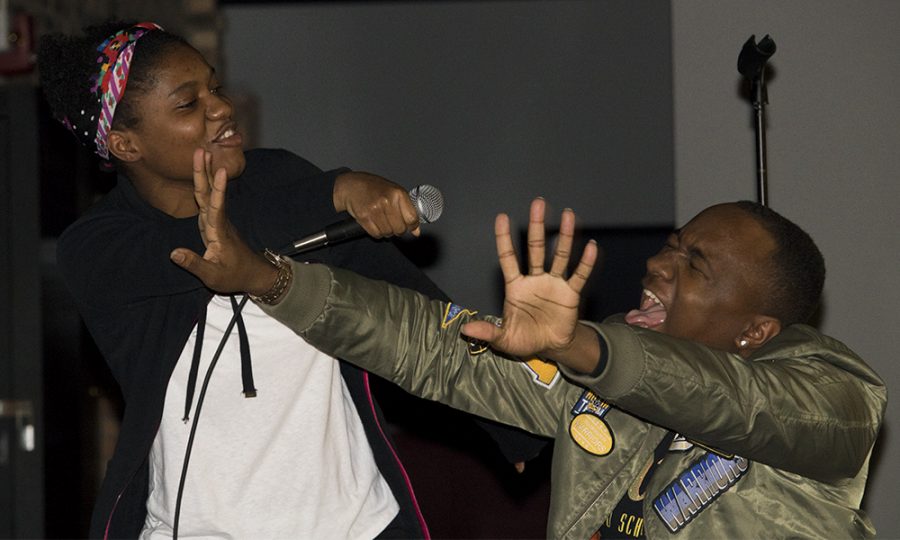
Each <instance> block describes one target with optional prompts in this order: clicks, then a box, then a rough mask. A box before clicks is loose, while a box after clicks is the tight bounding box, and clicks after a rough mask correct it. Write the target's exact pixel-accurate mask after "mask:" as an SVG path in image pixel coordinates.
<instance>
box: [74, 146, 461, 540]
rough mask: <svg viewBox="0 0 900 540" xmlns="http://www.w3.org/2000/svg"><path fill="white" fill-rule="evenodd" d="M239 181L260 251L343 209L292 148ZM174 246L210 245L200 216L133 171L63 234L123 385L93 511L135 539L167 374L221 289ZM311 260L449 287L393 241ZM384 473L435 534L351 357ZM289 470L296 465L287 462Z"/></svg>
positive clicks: (85, 302) (420, 525)
mask: <svg viewBox="0 0 900 540" xmlns="http://www.w3.org/2000/svg"><path fill="white" fill-rule="evenodd" d="M246 156H247V166H246V168H245V170H244V173H243V174H242V175H241V176H240V177H238V178H235V179H233V180H231V181H229V185H228V191H227V205H228V216H229V218H230V219H231V221H232V223H233V224H234V225H235V227H236V228H237V229H238V230H239V231H240V233H241V235H242V237H243V238H244V239H245V240H246V241H247V243H248V244H249V245H250V246H251V247H252V248H254V249H257V250H262V249H263V248H273V249H281V248H283V247H285V246H288V245H289V244H290V243H291V242H292V241H295V240H297V239H298V238H302V237H304V236H306V235H308V234H312V233H314V232H316V231H318V230H321V228H322V227H324V226H325V225H327V224H330V223H332V222H334V221H336V220H340V219H341V218H342V217H346V216H345V215H341V214H338V213H337V212H335V211H334V207H333V203H332V194H333V188H334V179H335V177H336V176H337V175H338V174H340V173H341V172H343V171H345V170H346V169H340V170H334V171H329V172H323V171H322V170H320V169H319V168H318V167H316V166H315V165H313V164H311V163H309V162H308V161H306V160H304V159H302V158H300V157H298V156H296V155H294V154H291V153H290V152H287V151H284V150H252V151H248V152H247V153H246ZM176 247H187V248H190V249H193V250H194V251H196V252H198V253H203V251H204V246H203V243H202V240H201V238H200V234H199V232H198V228H197V218H196V217H190V218H183V219H177V218H173V217H171V216H169V215H167V214H165V213H163V212H162V211H160V210H158V209H156V208H154V207H153V206H151V205H150V204H148V203H147V202H146V201H144V200H143V199H142V198H141V197H140V196H139V195H138V193H137V192H136V191H135V189H134V187H133V186H132V185H131V183H130V181H129V180H128V179H127V178H124V177H122V176H120V177H119V180H118V185H117V186H116V187H115V188H114V189H113V190H112V191H110V193H109V194H107V195H106V196H105V197H104V198H103V199H102V200H101V201H100V202H98V203H97V204H96V205H95V206H94V207H92V208H91V209H90V210H89V211H88V212H87V213H86V214H85V215H84V216H83V217H82V218H80V219H79V220H78V221H76V222H75V223H74V224H72V225H71V226H70V227H69V228H68V229H67V230H66V231H65V232H64V233H63V234H62V235H61V237H60V238H59V242H58V248H57V250H58V262H59V266H60V269H61V270H62V274H63V276H64V279H65V281H66V284H67V285H68V288H69V290H70V291H71V293H72V295H73V297H74V299H75V302H76V304H77V306H78V309H79V311H80V312H81V315H82V317H83V319H84V321H85V323H86V325H87V327H88V329H89V331H90V333H91V335H92V336H93V338H94V340H95V341H96V343H97V345H98V347H99V349H100V351H101V352H102V354H103V356H104V358H105V359H106V362H107V363H108V364H109V366H110V368H111V370H112V373H113V375H114V377H115V379H116V381H117V382H118V384H119V385H120V387H121V390H122V394H123V396H124V400H125V410H124V416H123V419H122V424H121V430H120V434H119V440H118V443H117V446H116V450H115V453H114V455H113V457H112V459H111V461H110V462H109V464H108V467H107V471H106V476H105V478H104V481H103V484H102V487H101V490H100V493H99V495H98V498H97V502H96V505H95V507H94V512H93V516H92V519H91V529H90V536H91V537H95V538H96V537H103V538H121V537H130V538H136V537H137V536H138V534H139V533H140V531H141V528H142V527H143V525H144V520H145V516H146V501H147V495H148V473H149V466H148V457H149V453H150V447H151V445H152V443H153V439H154V437H155V436H156V432H157V429H158V427H159V422H160V418H161V416H162V411H163V403H164V397H165V392H166V387H167V385H168V381H169V377H170V376H171V374H172V371H173V369H174V367H175V363H176V362H177V360H178V358H179V355H180V354H181V351H182V349H183V348H184V346H185V343H186V342H187V339H188V337H189V335H190V333H191V330H192V329H193V327H194V325H195V324H196V322H197V318H198V315H199V314H200V312H201V311H202V310H204V309H205V308H206V304H207V302H208V301H209V299H210V297H211V292H210V291H209V290H208V289H206V288H205V287H204V286H203V284H202V283H201V282H200V281H199V280H198V279H197V278H195V277H194V276H193V275H191V274H190V273H188V272H186V271H184V270H182V269H180V268H179V267H177V266H176V265H175V264H173V263H172V262H171V261H170V260H169V253H170V252H171V250H172V249H174V248H176ZM310 258H314V259H316V260H320V261H322V262H326V263H329V264H332V265H335V266H340V267H344V268H348V269H352V270H354V271H356V272H359V273H361V274H363V275H366V276H369V277H373V278H376V279H383V280H387V281H390V282H392V283H395V284H398V285H401V286H404V287H410V288H413V289H416V290H418V291H420V292H422V293H424V294H426V295H428V296H431V297H435V298H444V297H445V295H444V294H443V293H442V292H441V291H440V290H439V289H438V287H437V286H436V285H435V284H434V283H433V282H431V281H430V280H429V279H428V278H427V277H426V276H425V275H424V273H422V272H421V271H420V270H419V269H418V268H416V266H415V265H413V264H412V263H411V262H410V261H409V260H408V259H407V258H406V257H404V256H403V255H402V254H401V253H400V251H399V250H398V249H397V248H396V246H394V245H393V244H392V243H390V242H386V241H375V240H372V239H370V238H364V239H361V240H358V241H354V242H347V243H343V244H336V245H334V246H329V247H327V248H324V249H320V250H317V251H315V252H314V253H312V254H311V255H310ZM341 373H342V374H343V377H344V379H345V381H346V383H347V386H348V388H349V390H350V392H351V393H352V395H353V400H354V403H355V404H356V407H357V410H358V412H359V415H360V418H361V419H362V422H363V425H364V427H365V430H366V434H367V436H368V439H369V444H370V445H371V447H372V450H373V452H374V455H375V459H376V462H377V464H378V467H379V469H380V470H381V473H382V474H383V475H384V477H385V478H386V479H387V481H388V483H389V484H390V486H391V489H392V491H393V493H394V496H395V497H396V498H397V501H398V502H399V504H400V508H401V510H400V514H401V519H403V520H404V521H405V522H406V525H407V527H411V528H410V529H408V530H419V531H421V532H422V536H427V532H426V531H427V529H425V523H424V520H422V517H421V513H420V512H419V510H418V507H417V505H416V503H415V498H414V495H413V494H412V490H411V487H410V485H409V481H408V479H407V477H406V473H405V471H404V470H403V468H402V466H401V465H400V462H399V461H398V460H397V457H396V454H395V453H394V451H393V449H392V448H391V443H390V442H389V441H388V440H387V439H386V437H385V434H384V432H383V430H382V429H381V423H382V419H381V418H380V411H379V409H378V407H377V405H376V404H375V402H374V401H373V400H372V396H371V394H370V392H369V388H368V379H367V375H366V374H365V372H363V371H361V370H359V369H357V368H355V367H353V366H351V365H349V364H345V363H343V362H342V363H341ZM285 466H290V464H285Z"/></svg>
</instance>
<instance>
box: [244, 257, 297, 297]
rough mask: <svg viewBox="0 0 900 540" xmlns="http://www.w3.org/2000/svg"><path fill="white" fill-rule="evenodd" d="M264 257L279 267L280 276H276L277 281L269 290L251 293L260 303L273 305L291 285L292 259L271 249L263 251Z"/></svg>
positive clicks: (292, 274)
mask: <svg viewBox="0 0 900 540" xmlns="http://www.w3.org/2000/svg"><path fill="white" fill-rule="evenodd" d="M263 257H265V258H266V260H267V261H269V262H270V263H272V264H273V265H274V266H275V268H277V269H278V277H276V278H275V283H273V284H272V287H271V288H270V289H269V290H268V291H266V292H265V293H263V294H261V295H259V296H254V295H252V294H251V295H250V299H251V300H253V301H254V302H256V303H258V304H268V305H272V304H276V303H278V301H279V300H281V297H282V296H284V293H285V291H287V290H288V287H290V286H291V281H292V280H293V278H294V271H293V270H292V269H291V263H290V261H288V260H287V259H286V258H284V257H282V256H281V255H279V254H277V253H275V252H274V251H272V250H270V249H266V250H265V251H263Z"/></svg>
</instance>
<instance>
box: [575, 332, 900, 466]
mask: <svg viewBox="0 0 900 540" xmlns="http://www.w3.org/2000/svg"><path fill="white" fill-rule="evenodd" d="M596 328H597V331H598V332H599V334H600V335H601V336H602V338H603V340H604V341H605V343H606V345H607V347H608V363H607V366H606V368H605V369H604V370H603V371H602V372H601V373H600V374H599V375H598V376H591V375H585V374H579V373H575V372H571V371H570V370H565V369H563V371H564V373H566V375H568V376H569V377H570V378H571V379H572V380H574V381H575V382H576V383H579V384H582V385H584V386H586V387H588V388H591V389H592V390H594V392H596V393H597V394H598V395H600V396H602V397H603V398H605V399H608V400H609V401H610V402H611V403H613V404H615V405H617V406H619V407H620V408H622V409H624V410H626V411H628V412H630V413H631V414H634V415H636V416H640V417H642V418H645V419H647V420H649V421H651V422H653V423H656V424H659V425H661V426H665V427H667V428H669V429H672V430H675V431H677V432H679V433H681V434H682V435H684V436H685V437H688V438H689V439H693V440H695V441H697V442H700V443H702V444H705V445H707V446H710V447H712V448H717V449H719V450H723V451H725V452H729V453H735V454H738V455H741V456H743V457H746V458H749V459H752V460H755V461H759V462H762V463H766V464H768V465H771V466H773V467H776V468H779V469H783V470H787V471H790V472H795V473H798V474H801V475H803V476H806V477H809V478H814V479H817V480H825V481H830V480H835V479H839V478H848V477H853V476H855V475H856V474H857V473H858V471H859V469H860V467H861V466H862V465H863V463H864V462H865V460H866V458H867V456H868V455H869V452H870V451H871V448H872V445H873V444H874V442H875V438H876V437H877V435H878V429H879V426H880V424H881V418H882V415H883V411H884V406H885V400H886V397H885V389H884V385H883V383H882V382H881V381H880V379H878V377H877V375H875V373H874V372H872V371H871V370H870V369H869V368H868V367H867V366H865V364H864V363H863V362H862V361H861V360H859V359H858V358H856V357H855V355H853V353H852V352H851V351H850V350H849V349H847V348H846V347H844V346H843V345H841V344H840V343H838V342H837V341H835V340H833V339H831V338H828V337H827V336H823V335H821V334H819V333H818V332H815V330H813V329H812V328H809V327H803V326H795V327H790V328H788V329H786V330H785V331H783V332H782V334H781V335H779V336H778V337H776V338H775V339H774V340H772V341H771V342H770V343H769V344H767V346H766V348H764V349H762V350H761V351H759V352H758V353H757V354H756V355H755V356H754V357H753V358H751V359H750V360H745V359H743V358H742V357H740V356H738V355H735V354H731V353H726V352H722V351H717V350H713V349H710V348H708V347H705V346H703V345H700V344H697V343H693V342H690V341H686V340H681V339H677V338H673V337H671V336H667V335H664V334H660V333H658V332H653V331H649V330H645V329H641V328H635V327H632V326H628V325H625V324H609V323H605V324H600V325H596Z"/></svg>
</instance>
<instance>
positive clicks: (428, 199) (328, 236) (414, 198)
mask: <svg viewBox="0 0 900 540" xmlns="http://www.w3.org/2000/svg"><path fill="white" fill-rule="evenodd" d="M409 200H410V202H412V204H413V207H415V209H416V214H418V216H419V223H434V222H435V221H437V219H438V218H439V217H441V212H443V211H444V196H443V195H441V192H440V190H439V189H438V188H436V187H434V186H431V185H428V184H423V185H421V186H416V187H414V188H412V189H411V190H409ZM365 234H366V231H365V229H363V228H362V225H360V224H359V223H357V222H356V220H355V219H353V218H348V219H345V220H343V221H339V222H337V223H332V224H331V225H329V226H327V227H325V228H324V229H323V230H322V231H320V232H318V233H316V234H311V235H309V236H307V237H305V238H301V239H300V240H297V241H296V242H294V243H293V244H291V247H290V248H288V249H287V252H286V253H283V255H296V254H297V253H303V252H306V251H312V250H314V249H318V248H320V247H324V246H327V245H329V244H333V243H335V242H341V241H343V240H349V239H351V238H358V237H360V236H364V235H365Z"/></svg>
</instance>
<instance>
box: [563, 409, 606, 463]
mask: <svg viewBox="0 0 900 540" xmlns="http://www.w3.org/2000/svg"><path fill="white" fill-rule="evenodd" d="M569 434H570V435H571V436H572V439H573V440H574V441H575V443H576V444H577V445H578V446H580V447H582V448H583V449H585V450H586V451H588V452H590V453H591V454H594V455H595V456H605V455H606V454H608V453H610V452H611V451H612V448H613V436H612V433H611V432H610V431H609V426H607V425H606V422H604V421H603V419H602V418H597V417H596V416H594V415H593V414H589V413H581V414H579V415H578V416H576V417H575V418H573V419H572V422H571V423H570V424H569Z"/></svg>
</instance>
